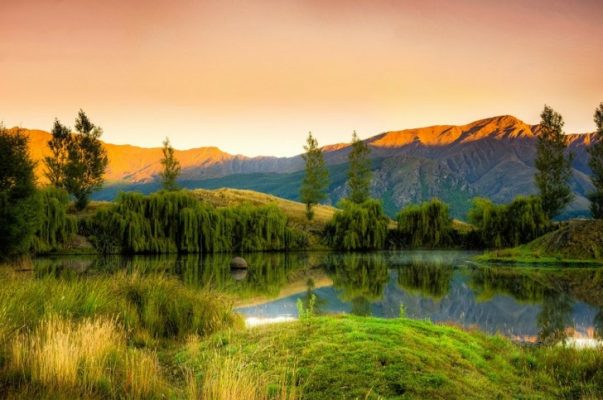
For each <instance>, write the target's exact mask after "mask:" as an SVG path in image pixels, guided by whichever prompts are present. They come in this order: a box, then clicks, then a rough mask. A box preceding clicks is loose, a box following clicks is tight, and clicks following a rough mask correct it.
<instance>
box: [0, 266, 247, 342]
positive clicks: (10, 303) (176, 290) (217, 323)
mask: <svg viewBox="0 0 603 400" xmlns="http://www.w3.org/2000/svg"><path fill="white" fill-rule="evenodd" d="M0 287H2V290H0V313H2V314H4V315H5V318H3V320H2V325H3V327H4V329H6V330H7V331H19V330H23V329H26V330H27V329H33V328H34V327H36V326H37V324H38V323H39V321H41V320H43V319H44V318H46V317H48V316H51V315H55V316H60V317H64V318H70V319H72V320H81V319H83V318H90V317H95V316H99V315H100V316H106V317H109V318H116V319H117V321H118V322H119V323H121V324H122V325H124V327H125V328H126V330H127V331H128V332H130V334H131V336H132V337H133V338H134V337H135V336H137V335H142V336H150V337H153V338H174V337H184V336H186V335H189V334H200V335H205V334H211V333H213V332H215V331H217V330H220V329H223V328H227V327H230V326H233V325H235V324H237V323H239V322H238V321H239V318H238V317H237V316H236V314H234V312H233V311H232V307H231V302H230V300H229V299H228V298H226V297H224V296H223V295H221V294H219V293H216V292H210V291H207V290H194V289H191V288H187V287H185V286H184V285H182V283H181V282H180V281H178V280H177V279H176V278H170V277H167V276H162V275H160V274H153V275H146V276H143V275H140V274H138V273H133V274H126V273H123V272H120V273H117V274H114V275H111V276H108V275H107V276H105V275H101V276H97V277H94V276H92V277H74V278H73V279H68V280H65V279H57V278H54V277H53V276H45V277H43V278H39V279H35V278H33V277H31V276H30V275H29V274H23V273H14V272H11V271H10V270H6V269H3V270H0Z"/></svg>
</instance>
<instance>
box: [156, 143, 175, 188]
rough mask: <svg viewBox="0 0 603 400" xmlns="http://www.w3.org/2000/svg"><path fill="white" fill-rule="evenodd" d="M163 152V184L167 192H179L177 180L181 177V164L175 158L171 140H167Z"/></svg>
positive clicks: (161, 175) (161, 174)
mask: <svg viewBox="0 0 603 400" xmlns="http://www.w3.org/2000/svg"><path fill="white" fill-rule="evenodd" d="M161 151H162V152H163V158H162V159H161V165H162V166H163V170H162V171H161V173H160V174H159V176H160V177H161V184H162V186H163V188H164V189H165V190H177V189H178V184H177V183H176V179H177V178H178V175H180V163H179V162H178V160H177V159H176V157H175V156H174V148H173V147H172V145H171V144H170V139H168V138H165V140H164V141H163V149H161Z"/></svg>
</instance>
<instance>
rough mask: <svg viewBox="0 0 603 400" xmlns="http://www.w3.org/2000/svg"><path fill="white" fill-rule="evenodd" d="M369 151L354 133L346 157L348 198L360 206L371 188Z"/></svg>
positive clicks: (367, 196)
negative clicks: (347, 165) (350, 147)
mask: <svg viewBox="0 0 603 400" xmlns="http://www.w3.org/2000/svg"><path fill="white" fill-rule="evenodd" d="M370 152H371V150H370V149H369V147H368V145H367V144H366V143H365V142H363V141H362V140H360V139H359V138H358V135H357V134H356V131H354V134H353V136H352V150H351V151H350V153H349V155H348V162H349V170H348V191H349V192H348V198H349V199H350V200H351V201H352V202H354V203H356V204H360V203H363V202H364V201H366V200H368V199H369V197H370V188H371V175H372V174H371V160H370V159H369V154H370Z"/></svg>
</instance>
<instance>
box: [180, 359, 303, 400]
mask: <svg viewBox="0 0 603 400" xmlns="http://www.w3.org/2000/svg"><path fill="white" fill-rule="evenodd" d="M207 365H208V366H210V367H209V368H208V369H207V370H206V371H203V378H202V382H201V384H200V387H199V383H198V381H197V380H195V379H192V380H191V379H190V378H189V379H187V387H188V393H189V394H196V395H197V397H195V398H197V399H203V400H235V399H248V400H299V399H301V395H300V393H299V392H298V391H297V389H296V387H295V385H294V382H292V380H294V378H295V373H293V374H291V375H289V376H287V375H279V376H276V377H275V376H271V375H269V374H267V373H261V372H259V371H258V370H257V368H254V366H253V365H250V364H249V363H247V362H245V360H244V359H243V358H241V357H237V356H228V357H224V356H218V355H215V356H214V357H213V359H212V361H211V362H210V363H208V364H207ZM199 394H200V395H199Z"/></svg>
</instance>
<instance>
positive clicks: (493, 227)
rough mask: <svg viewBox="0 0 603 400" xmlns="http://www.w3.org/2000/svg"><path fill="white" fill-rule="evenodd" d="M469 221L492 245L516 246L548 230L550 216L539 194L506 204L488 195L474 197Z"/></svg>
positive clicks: (482, 239)
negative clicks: (486, 196) (493, 199)
mask: <svg viewBox="0 0 603 400" xmlns="http://www.w3.org/2000/svg"><path fill="white" fill-rule="evenodd" d="M469 221H470V222H471V223H472V224H473V225H475V227H476V228H477V231H478V237H479V239H480V240H481V241H482V243H483V244H484V245H485V246H488V247H495V248H500V247H515V246H518V245H520V244H523V243H527V242H530V241H532V240H534V239H536V238H537V237H539V236H541V235H543V234H544V233H546V232H547V230H548V228H549V219H548V217H547V216H546V213H545V212H544V210H543V208H542V202H541V200H540V198H539V197H537V196H530V197H524V196H519V197H516V198H515V199H514V200H513V201H512V202H511V203H509V204H505V205H498V204H493V203H492V202H491V201H490V200H488V199H484V198H479V197H478V198H475V199H473V207H472V208H471V210H469Z"/></svg>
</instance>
